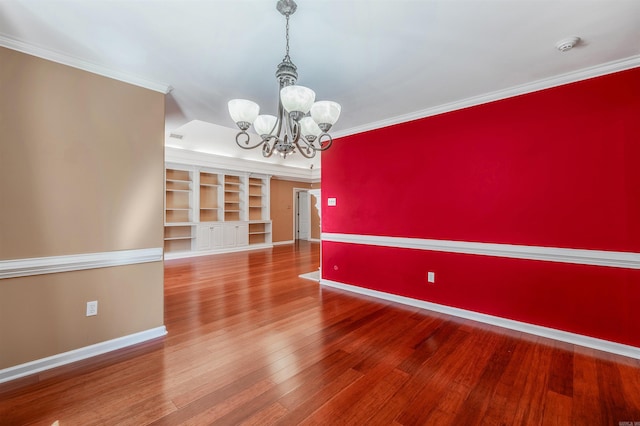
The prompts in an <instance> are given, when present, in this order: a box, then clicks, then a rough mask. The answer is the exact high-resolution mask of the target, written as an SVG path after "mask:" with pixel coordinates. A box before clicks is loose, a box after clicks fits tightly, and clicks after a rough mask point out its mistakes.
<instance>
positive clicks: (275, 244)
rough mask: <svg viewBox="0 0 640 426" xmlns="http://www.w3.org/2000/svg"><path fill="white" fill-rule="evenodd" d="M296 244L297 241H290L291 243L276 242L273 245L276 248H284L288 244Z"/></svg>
mask: <svg viewBox="0 0 640 426" xmlns="http://www.w3.org/2000/svg"><path fill="white" fill-rule="evenodd" d="M293 243H295V240H289V241H276V242H275V243H273V245H274V246H284V245H287V244H293Z"/></svg>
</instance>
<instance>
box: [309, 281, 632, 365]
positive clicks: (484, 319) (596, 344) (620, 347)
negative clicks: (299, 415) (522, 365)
mask: <svg viewBox="0 0 640 426" xmlns="http://www.w3.org/2000/svg"><path fill="white" fill-rule="evenodd" d="M320 284H321V285H324V286H327V287H334V288H337V289H341V290H346V291H350V292H352V293H358V294H363V295H366V296H371V297H375V298H378V299H383V300H388V301H390V302H396V303H401V304H403V305H408V306H414V307H416V308H420V309H426V310H429V311H435V312H440V313H443V314H448V315H452V316H455V317H460V318H465V319H469V320H473V321H478V322H481V323H485V324H491V325H495V326H498V327H502V328H507V329H510V330H516V331H521V332H523V333H528V334H533V335H536V336H541V337H546V338H549V339H553V340H558V341H561V342H566V343H571V344H574V345H578V346H584V347H587V348H591V349H597V350H600V351H604V352H609V353H613V354H617V355H623V356H627V357H629V358H635V359H640V348H637V347H635V346H629V345H624V344H622V343H615V342H611V341H608V340H602V339H597V338H595V337H589V336H584V335H581V334H575V333H570V332H568V331H562V330H556V329H553V328H548V327H542V326H539V325H533V324H528V323H524V322H520V321H515V320H510V319H505V318H500V317H496V316H493V315H487V314H481V313H478V312H473V311H468V310H465V309H459V308H452V307H450V306H445V305H439V304H436V303H431V302H425V301H423V300H418V299H412V298H410V297H404V296H398V295H395V294H390V293H385V292H382V291H377V290H370V289H368V288H363V287H358V286H353V285H349V284H343V283H340V282H336V281H331V280H326V279H321V280H320Z"/></svg>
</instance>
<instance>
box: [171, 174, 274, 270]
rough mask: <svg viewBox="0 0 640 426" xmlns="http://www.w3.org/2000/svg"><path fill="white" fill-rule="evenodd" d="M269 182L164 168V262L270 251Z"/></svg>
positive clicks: (252, 177) (248, 176)
mask: <svg viewBox="0 0 640 426" xmlns="http://www.w3.org/2000/svg"><path fill="white" fill-rule="evenodd" d="M269 179H270V176H267V175H254V174H249V173H246V172H234V171H231V170H217V169H213V168H207V167H201V166H198V165H184V164H171V163H167V165H166V179H165V184H166V185H165V189H166V191H165V231H164V247H165V258H178V257H187V256H197V255H202V254H210V253H219V252H225V251H235V250H247V249H249V248H261V247H271V244H272V237H271V219H270V208H269Z"/></svg>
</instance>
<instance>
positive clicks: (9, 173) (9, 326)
mask: <svg viewBox="0 0 640 426" xmlns="http://www.w3.org/2000/svg"><path fill="white" fill-rule="evenodd" d="M0 63H2V67H0V93H2V96H0V129H1V130H2V136H1V140H0V199H1V200H2V207H1V208H0V260H8V259H22V258H32V257H44V256H59V255H70V254H80V253H94V252H109V251H115V250H126V249H141V248H152V247H162V238H163V216H162V211H163V164H164V158H163V157H164V143H163V140H164V95H163V94H161V93H157V92H153V91H150V90H147V89H142V88H139V87H136V86H132V85H129V84H126V83H122V82H119V81H115V80H111V79H108V78H105V77H101V76H98V75H95V74H91V73H87V72H84V71H81V70H78V69H75V68H70V67H67V66H64V65H60V64H57V63H53V62H49V61H45V60H43V59H39V58H36V57H32V56H29V55H25V54H22V53H19V52H15V51H12V50H8V49H4V48H0ZM162 294H163V267H162V262H153V263H146V264H140V265H129V266H121V267H113V268H102V269H93V270H88V271H76V272H68V273H59V274H48V275H39V276H34V277H23V278H11V279H4V280H0V342H1V343H0V369H1V368H6V367H10V366H13V365H16V364H20V363H24V362H27V361H31V360H35V359H39V358H42V357H46V356H50V355H54V354H57V353H60V352H64V351H68V350H71V349H77V348H80V347H84V346H87V345H90V344H93V343H97V342H101V341H105V340H109V339H113V338H116V337H121V336H124V335H128V334H131V333H135V332H138V331H144V330H147V329H150V328H155V327H159V326H162V324H163V300H162ZM88 300H98V304H99V306H98V316H96V317H86V316H85V315H84V313H85V308H86V301H88Z"/></svg>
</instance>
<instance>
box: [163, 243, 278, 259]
mask: <svg viewBox="0 0 640 426" xmlns="http://www.w3.org/2000/svg"><path fill="white" fill-rule="evenodd" d="M273 245H275V244H251V245H248V246H242V247H231V248H226V249H216V250H193V251H181V252H174V253H166V252H165V254H164V260H172V259H186V258H188V257H198V256H210V255H212V254H223V253H236V252H239V251H249V250H260V249H267V248H271V247H273Z"/></svg>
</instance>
